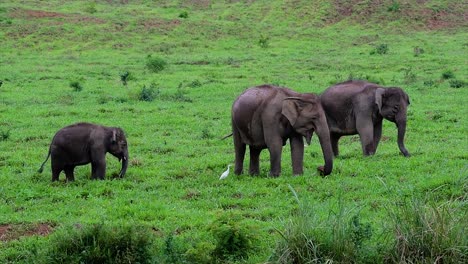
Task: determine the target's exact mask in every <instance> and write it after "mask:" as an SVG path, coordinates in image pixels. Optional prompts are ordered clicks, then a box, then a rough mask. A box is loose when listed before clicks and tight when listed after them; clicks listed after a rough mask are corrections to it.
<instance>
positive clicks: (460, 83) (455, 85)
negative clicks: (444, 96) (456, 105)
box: [449, 79, 466, 88]
mask: <svg viewBox="0 0 468 264" xmlns="http://www.w3.org/2000/svg"><path fill="white" fill-rule="evenodd" d="M449 85H450V87H452V88H462V87H464V86H465V85H466V82H465V81H462V80H457V79H451V80H449Z"/></svg>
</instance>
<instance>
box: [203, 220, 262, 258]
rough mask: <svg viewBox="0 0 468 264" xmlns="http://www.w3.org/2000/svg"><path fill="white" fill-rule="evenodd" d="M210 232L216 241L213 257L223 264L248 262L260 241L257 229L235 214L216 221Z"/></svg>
mask: <svg viewBox="0 0 468 264" xmlns="http://www.w3.org/2000/svg"><path fill="white" fill-rule="evenodd" d="M210 230H211V232H212V234H213V236H214V238H215V239H216V246H215V248H214V250H213V256H214V258H215V259H218V260H220V261H221V262H222V261H229V260H230V261H236V260H247V259H248V258H249V254H250V253H252V252H253V251H254V249H255V244H256V242H257V240H258V238H257V234H256V232H255V229H254V228H253V227H252V226H249V225H248V224H246V223H245V222H244V221H242V219H241V217H240V216H239V215H235V214H233V213H229V214H224V215H222V216H221V217H219V218H218V219H216V220H215V221H214V222H213V223H212V224H211V225H210Z"/></svg>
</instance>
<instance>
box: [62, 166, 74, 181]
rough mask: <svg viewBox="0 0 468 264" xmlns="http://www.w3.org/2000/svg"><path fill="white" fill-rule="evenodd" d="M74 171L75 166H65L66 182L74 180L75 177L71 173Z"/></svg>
mask: <svg viewBox="0 0 468 264" xmlns="http://www.w3.org/2000/svg"><path fill="white" fill-rule="evenodd" d="M74 170H75V166H71V165H68V166H65V169H64V171H65V176H66V177H67V181H74V180H75V175H74V173H73V171H74Z"/></svg>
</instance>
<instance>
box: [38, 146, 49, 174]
mask: <svg viewBox="0 0 468 264" xmlns="http://www.w3.org/2000/svg"><path fill="white" fill-rule="evenodd" d="M49 157H50V148H49V153H47V158H46V159H45V160H44V162H43V163H42V165H41V167H40V168H39V170H38V171H37V172H39V173H42V172H43V171H44V165H45V163H46V162H47V160H49Z"/></svg>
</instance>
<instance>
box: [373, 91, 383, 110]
mask: <svg viewBox="0 0 468 264" xmlns="http://www.w3.org/2000/svg"><path fill="white" fill-rule="evenodd" d="M384 94H385V89H384V88H377V90H375V104H376V105H377V107H378V108H379V114H382V97H383V96H384Z"/></svg>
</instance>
